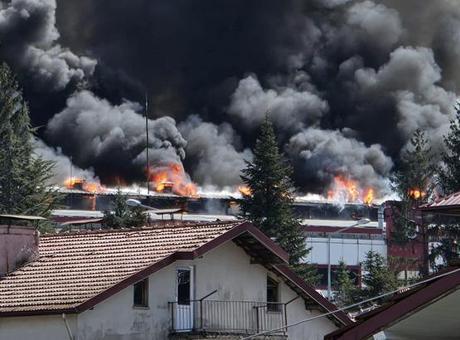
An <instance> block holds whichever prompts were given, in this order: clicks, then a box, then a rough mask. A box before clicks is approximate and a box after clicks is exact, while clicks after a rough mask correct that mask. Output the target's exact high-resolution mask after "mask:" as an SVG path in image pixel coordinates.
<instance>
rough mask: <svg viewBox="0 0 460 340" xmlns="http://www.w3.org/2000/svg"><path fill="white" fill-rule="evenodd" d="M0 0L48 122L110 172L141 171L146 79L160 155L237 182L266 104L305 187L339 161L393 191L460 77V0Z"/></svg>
mask: <svg viewBox="0 0 460 340" xmlns="http://www.w3.org/2000/svg"><path fill="white" fill-rule="evenodd" d="M0 3H1V7H0V40H1V44H0V57H1V58H2V59H3V60H5V61H6V62H8V63H9V64H10V65H11V66H12V67H13V69H14V70H15V71H16V73H17V74H18V79H19V81H20V83H21V85H22V86H23V87H24V90H25V96H26V98H27V100H28V101H29V103H30V106H31V112H32V118H33V121H34V123H35V124H36V125H43V124H44V125H46V126H47V127H46V129H42V130H41V134H40V137H41V138H42V139H43V140H44V142H45V143H46V144H48V145H49V146H51V147H53V148H60V149H54V150H61V155H62V156H65V157H72V160H73V162H74V163H75V166H76V167H79V168H81V169H83V170H85V169H88V170H89V169H93V171H94V174H95V176H98V177H99V178H100V179H101V180H102V181H103V182H110V181H111V179H112V178H113V177H114V176H121V177H123V179H124V180H125V181H127V182H130V181H137V180H141V179H142V177H143V171H144V167H145V142H146V140H145V121H144V118H143V117H142V116H143V107H142V105H143V104H142V103H143V102H144V96H145V93H147V95H148V98H149V103H150V110H149V117H150V121H149V124H150V131H151V141H150V143H149V150H150V154H151V155H152V156H151V163H152V166H154V165H156V164H160V163H162V162H167V161H171V160H174V161H176V162H183V164H184V166H185V169H186V171H187V172H188V173H189V174H190V175H191V177H192V179H193V180H194V181H197V182H198V184H201V185H214V186H219V187H224V186H231V185H237V184H238V183H239V181H240V179H239V171H240V169H241V168H242V167H243V166H244V159H250V157H251V152H250V149H251V147H252V146H253V145H254V142H255V136H256V134H257V128H258V125H259V124H260V122H261V120H262V119H263V118H264V117H265V115H268V116H269V117H270V118H271V119H272V120H273V122H274V125H275V128H276V132H277V134H278V136H279V142H280V147H281V148H282V150H283V151H284V152H285V153H286V156H287V158H288V159H289V160H290V161H291V162H292V164H293V165H294V168H295V181H296V184H297V185H298V187H299V188H300V190H301V191H303V192H307V191H316V192H324V190H327V186H328V183H330V181H331V179H332V178H333V177H334V176H335V175H337V173H340V174H342V175H346V176H349V177H351V178H352V179H354V180H357V181H359V182H360V183H361V184H362V185H372V186H374V187H376V188H377V189H379V190H380V192H381V193H385V190H386V189H387V179H388V175H389V174H390V172H391V170H392V168H393V167H394V166H397V164H398V159H399V157H400V156H401V150H403V149H404V147H405V146H406V144H407V142H408V140H409V138H410V136H411V134H412V133H413V132H414V131H415V130H416V129H417V128H421V129H423V130H425V131H426V133H427V136H428V137H429V138H430V140H431V141H432V143H433V147H434V149H435V150H440V149H441V148H442V136H443V135H444V134H445V133H446V131H447V128H448V123H449V120H450V119H452V117H453V115H454V111H455V109H454V106H455V104H456V101H457V98H458V96H459V92H460V6H458V2H457V1H455V0H431V1H428V2H426V3H424V4H423V6H422V5H421V4H420V1H416V0H405V1H397V0H380V1H370V0H314V1H311V0H286V1H279V0H263V1H262V0H260V1H251V2H247V1H240V0H231V1H230V0H224V1H219V2H215V1H211V0H203V1H199V2H183V1H174V0H173V1H169V2H164V1H159V0H150V1H148V0H136V1H122V0H102V1H90V0H80V1H60V2H58V3H57V4H56V1H55V0H11V1H0ZM176 124H177V126H176Z"/></svg>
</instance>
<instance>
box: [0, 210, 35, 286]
mask: <svg viewBox="0 0 460 340" xmlns="http://www.w3.org/2000/svg"><path fill="white" fill-rule="evenodd" d="M0 217H3V216H0ZM9 222H10V224H5V223H0V278H1V277H3V276H5V275H7V274H9V273H11V272H12V271H14V270H16V269H18V268H19V267H21V266H22V265H24V264H25V263H27V262H30V261H32V260H34V259H35V258H36V257H37V256H38V243H39V232H38V230H37V228H36V227H33V226H22V225H12V224H11V221H9Z"/></svg>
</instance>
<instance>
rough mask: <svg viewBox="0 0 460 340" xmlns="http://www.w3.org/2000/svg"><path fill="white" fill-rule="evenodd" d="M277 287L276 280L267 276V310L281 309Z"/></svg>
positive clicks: (277, 310)
mask: <svg viewBox="0 0 460 340" xmlns="http://www.w3.org/2000/svg"><path fill="white" fill-rule="evenodd" d="M278 288H279V284H278V282H276V281H275V280H273V279H272V278H271V277H269V276H267V311H269V312H279V311H281V308H280V304H279V302H280V301H279V289H278Z"/></svg>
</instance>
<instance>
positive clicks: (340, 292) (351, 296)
mask: <svg viewBox="0 0 460 340" xmlns="http://www.w3.org/2000/svg"><path fill="white" fill-rule="evenodd" d="M353 275H354V274H353V273H352V272H350V271H349V270H348V268H347V266H346V264H345V262H343V261H340V262H339V267H338V268H337V270H336V276H337V279H336V283H335V287H334V290H335V293H334V300H335V303H336V304H337V305H338V306H340V307H344V306H349V305H351V304H354V303H356V302H358V301H359V300H360V289H359V288H358V287H357V286H356V285H355V282H354V279H353Z"/></svg>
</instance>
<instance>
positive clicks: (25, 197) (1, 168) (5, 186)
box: [0, 64, 57, 217]
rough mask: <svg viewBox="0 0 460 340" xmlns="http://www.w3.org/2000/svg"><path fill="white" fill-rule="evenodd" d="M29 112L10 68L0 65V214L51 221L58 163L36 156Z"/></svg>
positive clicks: (54, 203) (55, 195) (55, 200)
mask: <svg viewBox="0 0 460 340" xmlns="http://www.w3.org/2000/svg"><path fill="white" fill-rule="evenodd" d="M33 133H34V130H33V129H32V128H31V123H30V118H29V109H28V107H27V104H26V102H25V101H24V99H23V97H22V93H21V90H20V89H19V86H18V84H17V82H16V80H15V78H14V76H13V74H12V73H11V71H10V69H9V67H8V66H7V65H6V64H2V65H0V213H7V214H23V215H39V216H42V217H49V216H50V213H51V210H52V209H53V207H55V205H56V203H57V193H56V192H55V191H53V190H50V189H49V187H48V186H47V182H48V181H49V180H50V179H51V177H52V175H53V173H52V169H53V166H54V163H52V162H49V161H45V160H43V159H41V158H40V157H38V156H37V155H36V154H34V152H33V147H32V137H33Z"/></svg>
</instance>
